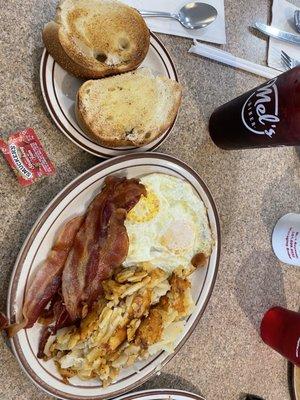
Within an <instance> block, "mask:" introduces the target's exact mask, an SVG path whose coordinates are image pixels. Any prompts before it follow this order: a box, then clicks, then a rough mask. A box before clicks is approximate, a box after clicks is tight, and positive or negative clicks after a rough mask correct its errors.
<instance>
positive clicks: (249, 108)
mask: <svg viewBox="0 0 300 400" xmlns="http://www.w3.org/2000/svg"><path fill="white" fill-rule="evenodd" d="M276 81H277V78H275V79H272V80H271V81H269V82H268V83H267V84H266V85H264V86H262V87H260V88H258V89H257V90H256V91H255V92H254V93H252V94H251V96H250V97H249V98H248V99H247V101H246V103H245V104H244V106H243V109H242V121H243V123H244V125H245V127H246V128H247V129H248V130H249V131H250V132H252V133H255V134H256V135H266V136H269V137H270V138H272V136H273V135H275V133H276V127H277V124H278V123H279V122H280V119H279V117H278V88H277V86H276Z"/></svg>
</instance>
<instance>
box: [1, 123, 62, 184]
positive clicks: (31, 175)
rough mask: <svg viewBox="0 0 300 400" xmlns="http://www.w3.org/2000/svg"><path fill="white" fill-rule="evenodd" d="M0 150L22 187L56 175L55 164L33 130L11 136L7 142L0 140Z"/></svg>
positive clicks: (29, 129)
mask: <svg viewBox="0 0 300 400" xmlns="http://www.w3.org/2000/svg"><path fill="white" fill-rule="evenodd" d="M0 149H1V150H2V152H3V154H4V157H5V159H6V161H7V163H8V165H9V166H10V167H11V168H12V169H13V171H14V173H15V174H16V176H17V178H18V181H19V183H20V185H22V186H28V185H31V184H32V183H34V182H35V181H36V180H37V179H39V178H41V177H42V176H47V175H53V174H54V173H55V167H54V165H53V163H52V162H51V161H50V160H49V158H48V156H47V154H46V152H45V150H44V148H43V146H42V144H41V142H40V140H39V138H38V137H37V135H36V133H35V131H34V130H33V129H32V128H28V129H25V130H24V131H21V132H16V133H13V134H11V135H10V136H9V138H8V140H7V141H4V140H3V139H0Z"/></svg>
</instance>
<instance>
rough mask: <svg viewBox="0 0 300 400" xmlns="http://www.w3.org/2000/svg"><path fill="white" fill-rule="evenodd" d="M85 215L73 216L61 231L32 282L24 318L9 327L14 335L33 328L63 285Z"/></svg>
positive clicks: (24, 309)
mask: <svg viewBox="0 0 300 400" xmlns="http://www.w3.org/2000/svg"><path fill="white" fill-rule="evenodd" d="M82 221H83V217H82V216H80V217H76V218H73V219H72V220H71V221H69V222H67V223H66V224H65V226H64V227H63V228H62V230H61V231H60V233H59V235H58V237H57V239H56V241H55V243H54V245H53V247H52V249H51V251H50V253H49V255H48V257H47V259H46V261H45V262H44V263H43V265H42V266H41V267H40V269H39V270H38V272H37V274H36V275H35V277H34V279H33V281H32V282H31V284H30V286H29V288H28V290H27V293H26V295H25V301H24V305H23V310H22V312H23V320H22V321H21V322H19V323H16V324H13V325H10V326H9V327H8V329H7V330H8V335H9V337H12V336H13V335H15V334H16V333H17V332H18V331H19V330H21V329H23V328H25V329H26V328H31V327H32V326H33V325H34V323H35V322H36V321H37V320H38V318H39V316H40V315H41V314H42V312H43V310H44V308H45V307H46V306H47V304H48V303H49V301H50V300H51V298H52V297H53V296H54V295H55V294H56V293H57V291H58V289H59V288H60V286H61V274H62V270H63V268H64V265H65V262H66V259H67V257H68V254H69V252H70V250H71V248H72V246H73V243H74V238H75V235H76V233H77V232H78V230H79V228H80V226H81V225H82Z"/></svg>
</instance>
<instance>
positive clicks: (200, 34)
mask: <svg viewBox="0 0 300 400" xmlns="http://www.w3.org/2000/svg"><path fill="white" fill-rule="evenodd" d="M122 1H123V2H124V3H126V4H128V5H130V6H132V7H135V8H137V9H138V10H149V11H168V12H177V11H178V10H180V8H181V7H182V6H183V5H184V4H186V3H187V2H188V0H122ZM205 3H208V4H211V5H212V6H214V7H215V8H216V9H217V11H218V17H217V19H216V20H215V21H214V22H213V23H212V24H211V25H209V26H207V27H206V28H202V29H198V30H195V31H193V30H190V29H186V28H184V27H183V26H182V25H181V24H180V23H179V22H178V21H176V20H172V19H167V18H158V17H147V18H145V21H146V22H147V25H148V27H149V29H150V30H152V31H153V32H160V33H167V34H170V35H176V36H184V37H188V38H191V39H199V40H204V41H205V42H212V43H219V44H225V43H226V34H225V12H224V0H205Z"/></svg>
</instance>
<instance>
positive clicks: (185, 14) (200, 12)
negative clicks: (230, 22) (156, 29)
mask: <svg viewBox="0 0 300 400" xmlns="http://www.w3.org/2000/svg"><path fill="white" fill-rule="evenodd" d="M140 13H141V14H142V16H143V17H163V18H174V19H177V21H179V22H180V23H181V25H183V26H184V27H185V28H187V29H200V28H204V27H205V26H207V25H209V24H211V23H212V22H214V20H215V19H216V18H217V15H218V11H217V10H216V9H215V7H213V6H211V5H210V4H206V3H199V2H193V3H188V4H186V5H185V6H183V7H182V8H181V9H180V10H179V12H178V13H177V14H176V13H174V14H173V13H169V12H162V11H144V10H142V11H140Z"/></svg>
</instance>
